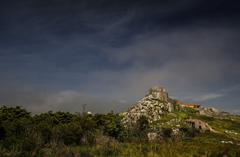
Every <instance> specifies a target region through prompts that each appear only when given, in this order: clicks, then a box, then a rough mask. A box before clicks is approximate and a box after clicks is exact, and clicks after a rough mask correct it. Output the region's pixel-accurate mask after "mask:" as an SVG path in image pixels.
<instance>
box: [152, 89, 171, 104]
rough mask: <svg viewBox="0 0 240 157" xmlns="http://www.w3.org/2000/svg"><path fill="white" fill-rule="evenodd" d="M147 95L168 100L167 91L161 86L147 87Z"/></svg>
mask: <svg viewBox="0 0 240 157" xmlns="http://www.w3.org/2000/svg"><path fill="white" fill-rule="evenodd" d="M149 95H151V96H152V97H153V99H157V100H162V101H168V93H167V91H166V89H165V88H162V87H153V88H150V89H149Z"/></svg>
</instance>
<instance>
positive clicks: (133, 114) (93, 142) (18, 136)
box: [0, 87, 240, 157]
mask: <svg viewBox="0 0 240 157" xmlns="http://www.w3.org/2000/svg"><path fill="white" fill-rule="evenodd" d="M105 156H114V157H168V156H176V157H220V156H226V157H239V156H240V116H239V115H231V114H229V113H226V112H219V111H217V110H216V109H213V108H204V107H202V106H200V105H198V104H187V103H183V102H181V101H179V100H173V99H171V98H170V97H169V96H168V93H167V91H166V90H165V89H164V88H162V87H154V88H151V89H150V90H149V92H148V93H147V95H146V96H145V97H143V98H142V99H140V100H139V101H138V102H137V103H136V104H134V105H133V106H132V107H130V108H129V109H128V110H127V111H126V112H124V113H120V114H117V113H108V114H92V113H69V112H52V111H49V112H47V113H41V114H38V115H32V114H31V113H30V112H28V111H26V110H25V109H23V108H21V107H19V106H17V107H6V106H2V107H0V157H105Z"/></svg>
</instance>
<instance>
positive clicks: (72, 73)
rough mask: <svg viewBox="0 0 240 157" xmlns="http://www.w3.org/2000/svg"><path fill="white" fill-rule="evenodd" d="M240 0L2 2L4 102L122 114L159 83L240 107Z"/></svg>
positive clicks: (189, 96)
mask: <svg viewBox="0 0 240 157" xmlns="http://www.w3.org/2000/svg"><path fill="white" fill-rule="evenodd" d="M237 3H238V2H236V1H225V0H218V1H215V0H214V1H211V2H209V1H207V0H196V1H188V0H183V1H176V0H170V1H160V2H159V1H151V2H149V1H144V0H140V1H131V2H124V1H109V0H98V1H94V0H92V1H91V0H80V1H74V0H73V1H64V0H60V1H55V0H49V1H44V2H43V1H40V0H35V1H32V0H27V1H24V2H20V1H13V2H7V1H6V2H1V5H0V8H1V9H0V10H1V11H0V13H1V14H0V21H1V25H0V41H1V42H0V74H1V79H0V87H1V88H0V104H2V105H7V106H15V105H21V106H23V107H25V108H26V109H28V110H29V111H32V112H34V113H39V112H46V111H49V110H53V111H58V110H61V111H69V112H81V110H82V105H83V104H87V110H91V111H93V112H95V113H96V112H100V113H103V112H110V111H111V110H113V111H115V112H121V111H124V110H126V109H127V108H128V107H129V106H131V105H132V104H133V103H135V102H136V101H138V100H139V99H141V98H142V97H143V96H144V95H145V94H146V92H147V91H148V89H149V88H151V87H152V86H163V87H165V88H166V89H167V91H168V92H169V95H170V97H172V98H175V99H179V100H182V101H186V102H190V103H199V104H202V105H203V106H206V107H209V106H212V107H215V108H217V109H220V110H225V111H229V112H235V113H240V97H239V94H240V70H239V67H240V62H239V60H240V53H239V51H240V45H239V43H240V21H239V17H240V11H239V9H238V7H237V6H238V5H237Z"/></svg>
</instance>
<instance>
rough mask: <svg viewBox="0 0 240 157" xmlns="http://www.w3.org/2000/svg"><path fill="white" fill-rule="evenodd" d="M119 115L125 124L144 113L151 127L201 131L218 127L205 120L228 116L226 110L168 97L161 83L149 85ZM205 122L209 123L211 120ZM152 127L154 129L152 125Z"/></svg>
mask: <svg viewBox="0 0 240 157" xmlns="http://www.w3.org/2000/svg"><path fill="white" fill-rule="evenodd" d="M121 115H122V117H123V119H122V122H123V124H124V125H125V126H126V127H128V126H133V125H134V124H136V122H137V121H138V120H139V119H140V118H141V117H146V118H147V120H148V123H149V124H150V125H151V126H152V128H164V127H165V128H166V127H167V128H170V129H171V130H172V131H173V132H176V131H177V130H179V129H180V128H183V127H185V126H188V127H192V128H194V129H197V130H199V131H201V132H205V131H210V132H215V133H220V132H221V131H217V130H219V129H217V130H215V129H213V127H212V126H211V125H210V124H208V120H209V118H215V119H223V118H227V117H228V116H230V114H229V113H227V112H220V111H218V110H217V109H215V108H205V107H202V106H201V105H199V104H187V103H183V102H182V101H179V100H174V99H171V98H170V97H169V96H168V93H167V91H166V89H165V88H163V87H153V88H150V89H149V91H148V94H147V95H146V96H145V97H143V98H142V99H140V100H139V101H138V102H137V103H136V104H134V105H133V106H132V107H131V108H129V109H128V111H127V112H123V113H121ZM202 117H205V119H202ZM206 117H209V118H206ZM209 122H210V123H212V121H209ZM152 131H153V132H154V131H157V130H156V129H155V130H154V129H153V130H152ZM227 132H229V131H227ZM225 133H226V130H225Z"/></svg>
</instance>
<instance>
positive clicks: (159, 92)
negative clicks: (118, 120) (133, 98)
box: [122, 87, 173, 125]
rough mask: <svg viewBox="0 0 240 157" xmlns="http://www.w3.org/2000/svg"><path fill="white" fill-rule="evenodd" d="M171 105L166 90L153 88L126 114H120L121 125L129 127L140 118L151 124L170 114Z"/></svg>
mask: <svg viewBox="0 0 240 157" xmlns="http://www.w3.org/2000/svg"><path fill="white" fill-rule="evenodd" d="M172 110H173V104H172V103H171V102H170V99H169V97H168V93H167V91H166V89H164V88H162V87H153V88H151V89H150V90H149V93H148V94H147V95H146V96H145V97H144V98H142V99H141V100H140V101H138V102H137V103H136V104H135V105H134V106H133V107H131V108H130V109H129V110H128V111H127V112H124V113H122V115H123V123H124V124H125V125H131V124H133V123H136V121H137V120H138V119H139V118H140V117H141V116H145V117H147V118H148V121H149V123H153V122H155V121H158V120H160V119H161V116H162V115H163V114H166V113H168V112H171V111H172Z"/></svg>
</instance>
